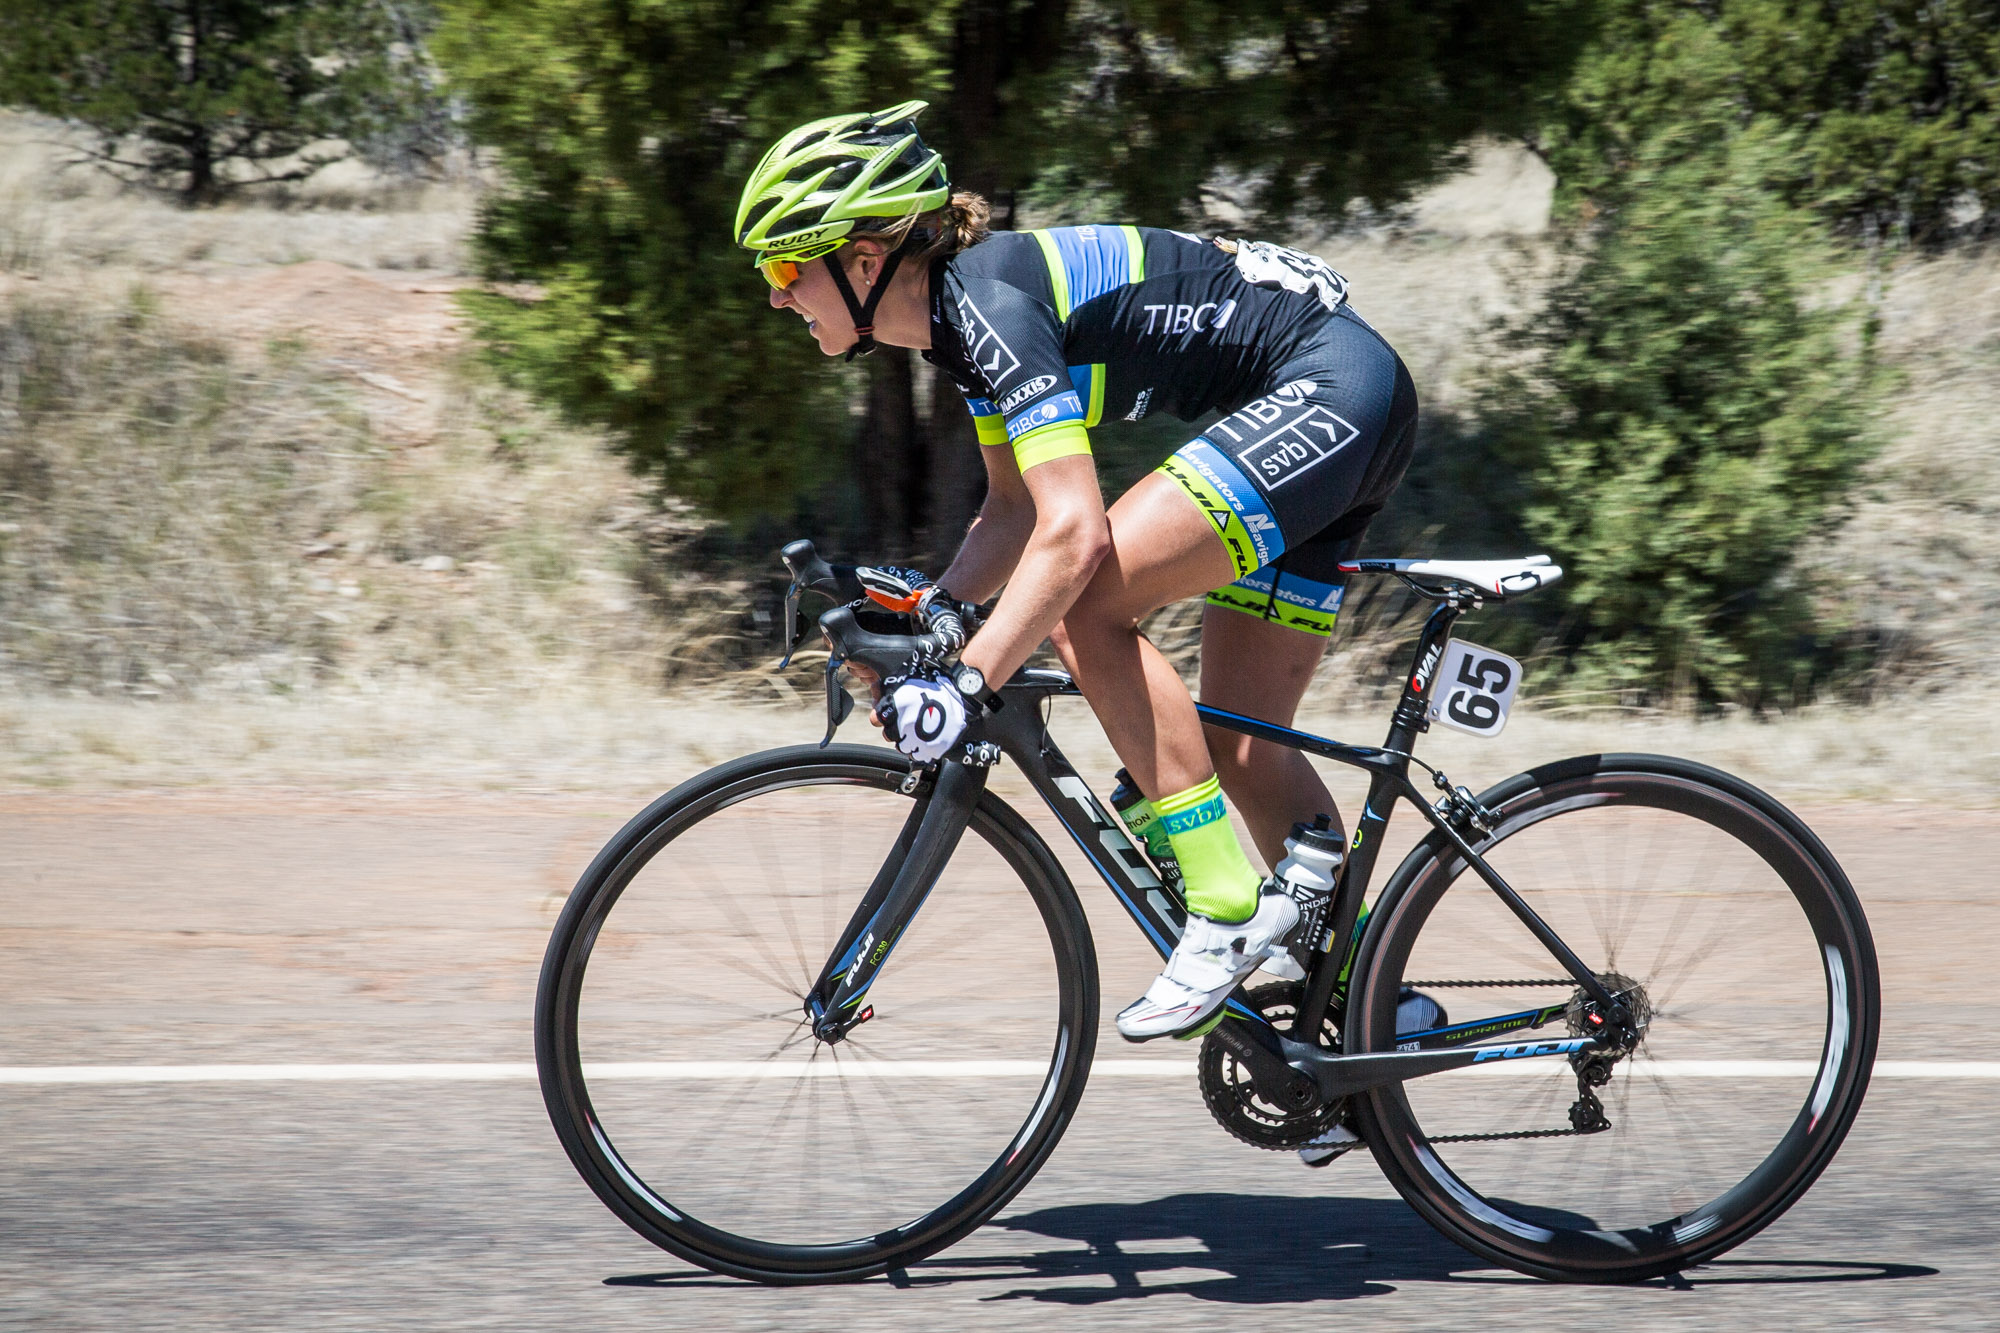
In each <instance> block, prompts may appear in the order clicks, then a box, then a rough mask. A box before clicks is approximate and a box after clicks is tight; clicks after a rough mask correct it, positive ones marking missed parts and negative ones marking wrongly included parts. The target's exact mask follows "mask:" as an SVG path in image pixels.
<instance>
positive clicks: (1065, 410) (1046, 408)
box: [1007, 392, 1083, 440]
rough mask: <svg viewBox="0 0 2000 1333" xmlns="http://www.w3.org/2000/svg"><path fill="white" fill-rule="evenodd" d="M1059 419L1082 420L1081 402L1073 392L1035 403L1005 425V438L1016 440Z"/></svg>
mask: <svg viewBox="0 0 2000 1333" xmlns="http://www.w3.org/2000/svg"><path fill="white" fill-rule="evenodd" d="M1059 417H1069V418H1071V419H1072V420H1076V421H1081V420H1082V419H1083V400H1082V399H1081V398H1078V397H1077V396H1076V394H1075V393H1074V392H1070V393H1059V394H1057V395H1056V396H1055V397H1053V398H1049V399H1045V400H1044V401H1042V402H1039V403H1036V404H1035V405H1034V406H1033V407H1031V408H1029V409H1028V410H1027V411H1025V412H1023V413H1022V414H1021V415H1020V416H1018V417H1015V418H1013V419H1012V420H1010V421H1008V423H1007V438H1008V439H1010V440H1012V439H1017V438H1019V437H1020V436H1022V435H1025V434H1027V433H1028V432H1029V431H1031V430H1033V429H1034V428H1035V427H1037V426H1046V425H1048V424H1049V423H1050V422H1052V421H1055V420H1056V419H1057V418H1059Z"/></svg>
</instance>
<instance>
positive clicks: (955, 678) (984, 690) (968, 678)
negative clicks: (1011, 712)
mask: <svg viewBox="0 0 2000 1333" xmlns="http://www.w3.org/2000/svg"><path fill="white" fill-rule="evenodd" d="M951 683H952V684H953V685H956V686H957V687H958V692H959V693H960V694H962V695H964V696H965V697H966V698H967V699H969V700H971V701H972V702H973V703H975V704H977V705H979V707H980V708H982V709H984V710H985V711H986V712H989V713H993V712H998V711H999V708H1000V691H998V690H996V689H993V688H991V687H989V686H988V685H987V684H986V673H985V672H983V671H981V670H980V669H979V668H978V667H976V666H966V665H965V664H964V663H960V664H959V666H958V669H957V670H956V671H955V672H953V673H952V678H951Z"/></svg>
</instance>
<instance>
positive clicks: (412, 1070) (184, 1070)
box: [0, 1060, 2000, 1084]
mask: <svg viewBox="0 0 2000 1333" xmlns="http://www.w3.org/2000/svg"><path fill="white" fill-rule="evenodd" d="M1558 1064H1559V1062H1556V1061H1545V1060H1510V1061H1507V1062H1505V1063H1494V1064H1489V1065H1486V1066H1484V1067H1482V1068H1479V1069H1466V1070H1459V1071H1454V1072H1455V1073H1456V1074H1457V1075H1459V1076H1461V1077H1484V1076H1486V1075H1489V1074H1499V1073H1506V1074H1514V1075H1521V1074H1532V1073H1549V1072H1552V1068H1553V1067H1555V1066H1557V1065H1558ZM1630 1068H1631V1069H1632V1072H1633V1073H1635V1074H1655V1075H1658V1076H1660V1077H1662V1078H1810V1077H1811V1076H1812V1075H1813V1074H1814V1073H1816V1072H1817V1069H1818V1066H1816V1065H1815V1064H1813V1062H1812V1061H1810V1060H1640V1061H1635V1062H1633V1064H1632V1065H1631V1066H1630ZM1047 1069H1048V1064H1047V1063H1046V1062H1045V1061H1041V1060H870V1061H858V1060H843V1061H839V1062H837V1063H836V1062H835V1061H832V1060H815V1061H812V1062H811V1063H808V1062H806V1061H803V1060H787V1061H783V1062H777V1061H769V1062H765V1061H752V1060H665V1061H654V1062H650V1063H627V1064H593V1065H586V1066H584V1075H585V1077H587V1078H598V1079H668V1080H686V1081H696V1082H699V1081H715V1080H740V1079H746V1078H773V1079H782V1078H800V1077H803V1078H975V1079H979V1078H1040V1077H1041V1076H1042V1075H1043V1073H1044V1072H1046V1071H1047ZM1090 1072H1091V1074H1092V1075H1093V1076H1094V1077H1099V1078H1187V1077H1189V1076H1191V1075H1192V1074H1193V1073H1194V1063H1193V1062H1192V1061H1190V1060H1099V1061H1098V1062H1097V1063H1096V1064H1094V1065H1092V1066H1091V1070H1090ZM533 1077H535V1067H534V1066H533V1065H532V1064H529V1063H526V1062H525V1061H524V1062H518V1063H510V1064H365V1065H363V1064H356V1065H0V1084H79V1083H102V1084H127V1083H378V1082H403V1083H410V1082H417V1083H452V1082H502V1081H510V1080H516V1079H531V1078H533ZM1875 1077H1876V1078H1922V1079H1964V1078H1971V1079H1988V1078H1994V1079H2000V1061H1996V1060H1880V1061H1877V1062H1876V1065H1875Z"/></svg>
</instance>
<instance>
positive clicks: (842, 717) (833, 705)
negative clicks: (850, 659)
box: [819, 653, 854, 750]
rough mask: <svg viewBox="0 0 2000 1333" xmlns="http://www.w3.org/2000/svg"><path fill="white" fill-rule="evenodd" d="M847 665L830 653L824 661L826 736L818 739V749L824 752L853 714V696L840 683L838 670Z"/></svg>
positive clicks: (845, 660) (841, 658) (842, 658)
mask: <svg viewBox="0 0 2000 1333" xmlns="http://www.w3.org/2000/svg"><path fill="white" fill-rule="evenodd" d="M846 664H847V659H846V658H844V657H835V656H833V655H832V654H831V653H829V654H827V659H826V735H824V736H822V737H821V738H820V742H819V748H820V749H822V750H824V749H825V748H826V747H827V746H829V745H831V744H833V733H834V732H835V731H837V730H839V728H840V724H841V723H843V722H845V721H847V719H848V717H849V716H850V715H852V714H853V712H854V696H853V695H851V694H849V693H848V692H847V689H846V687H845V686H843V685H842V684H841V683H840V669H841V667H843V666H845V665H846Z"/></svg>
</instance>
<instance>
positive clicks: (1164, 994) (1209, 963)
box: [1118, 889, 1299, 1041]
mask: <svg viewBox="0 0 2000 1333" xmlns="http://www.w3.org/2000/svg"><path fill="white" fill-rule="evenodd" d="M1298 922H1299V905H1298V904H1297V903H1295V902H1293V901H1292V899H1291V897H1290V895H1288V894H1286V893H1285V892H1284V891H1283V890H1276V889H1274V890H1267V891H1266V892H1265V893H1263V894H1262V895H1261V896H1260V897H1259V898H1258V899H1257V911H1256V913H1255V914H1254V915H1253V916H1251V918H1250V919H1249V920H1248V921H1237V922H1233V923H1232V922H1228V921H1211V920H1209V919H1208V918H1207V917H1205V916H1200V915H1197V914H1196V913H1193V912H1190V913H1188V919H1187V929H1186V930H1184V931H1182V932H1181V938H1180V942H1179V943H1178V944H1176V945H1175V946H1174V951H1173V952H1172V953H1171V954H1169V955H1168V956H1167V965H1166V967H1164V968H1162V969H1161V971H1160V975H1159V976H1157V977H1154V978H1153V984H1152V985H1150V986H1148V987H1147V988H1146V993H1145V994H1144V995H1143V996H1141V997H1140V998H1138V999H1137V1000H1134V1001H1133V1002H1132V1003H1131V1004H1128V1005H1126V1006H1125V1008H1124V1009H1122V1010H1120V1011H1119V1014H1118V1035H1119V1036H1121V1037H1123V1038H1125V1040H1127V1041H1151V1040H1153V1039H1154V1038H1155V1037H1176V1036H1182V1035H1187V1036H1192V1035H1194V1030H1195V1029H1197V1028H1199V1027H1201V1026H1202V1025H1203V1024H1204V1023H1206V1022H1207V1021H1208V1020H1209V1019H1210V1018H1211V1017H1212V1016H1213V1015H1214V1014H1215V1012H1216V1011H1217V1010H1218V1009H1220V1008H1222V1003H1223V1001H1225V1000H1227V999H1228V998H1229V993H1230V992H1231V991H1233V990H1235V989H1236V986H1237V983H1238V982H1240V981H1242V980H1243V978H1245V977H1247V976H1249V975H1250V974H1251V973H1252V972H1255V971H1256V970H1257V969H1258V968H1259V967H1261V966H1263V965H1264V962H1265V960H1266V959H1267V958H1268V957H1269V953H1270V950H1271V948H1272V946H1273V945H1276V944H1277V943H1279V942H1280V941H1282V940H1283V939H1284V937H1285V935H1286V933H1287V932H1289V931H1290V930H1291V928H1292V927H1293V926H1295V925H1297V924H1298Z"/></svg>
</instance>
